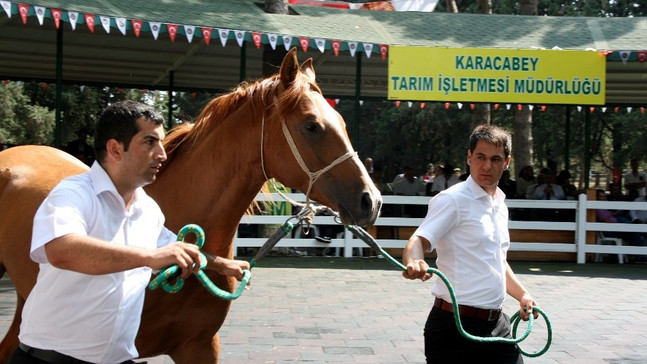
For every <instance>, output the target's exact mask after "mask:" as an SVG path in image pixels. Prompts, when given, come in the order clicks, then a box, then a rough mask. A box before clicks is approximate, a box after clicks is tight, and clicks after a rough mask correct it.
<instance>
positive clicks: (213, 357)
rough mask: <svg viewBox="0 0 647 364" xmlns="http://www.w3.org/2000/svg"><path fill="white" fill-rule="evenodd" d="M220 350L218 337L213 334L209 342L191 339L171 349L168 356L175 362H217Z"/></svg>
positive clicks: (191, 363) (189, 363) (209, 363)
mask: <svg viewBox="0 0 647 364" xmlns="http://www.w3.org/2000/svg"><path fill="white" fill-rule="evenodd" d="M219 352H220V338H219V337H218V334H215V335H214V336H213V339H212V340H211V344H209V343H207V342H202V341H197V340H192V341H187V342H185V343H184V345H181V346H179V347H178V348H177V349H175V350H173V351H171V352H170V353H169V356H170V357H171V359H173V362H175V364H217V363H218V354H219Z"/></svg>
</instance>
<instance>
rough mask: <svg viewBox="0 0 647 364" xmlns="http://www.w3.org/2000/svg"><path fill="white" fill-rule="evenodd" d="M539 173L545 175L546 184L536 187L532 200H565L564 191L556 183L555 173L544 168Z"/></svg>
mask: <svg viewBox="0 0 647 364" xmlns="http://www.w3.org/2000/svg"><path fill="white" fill-rule="evenodd" d="M539 173H540V174H543V175H544V183H543V184H540V185H538V186H537V187H535V190H534V191H533V193H532V195H531V198H532V199H534V200H565V199H566V194H565V193H564V189H563V188H562V186H560V185H558V184H557V183H556V181H555V175H554V174H553V171H551V170H550V169H548V168H544V169H542V170H541V172H539Z"/></svg>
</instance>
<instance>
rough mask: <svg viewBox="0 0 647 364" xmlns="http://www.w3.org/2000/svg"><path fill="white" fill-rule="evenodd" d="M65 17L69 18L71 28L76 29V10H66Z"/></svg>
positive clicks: (77, 14)
mask: <svg viewBox="0 0 647 364" xmlns="http://www.w3.org/2000/svg"><path fill="white" fill-rule="evenodd" d="M67 17H68V18H69V19H70V25H71V26H72V30H76V22H77V21H78V20H79V13H78V12H77V11H68V12H67Z"/></svg>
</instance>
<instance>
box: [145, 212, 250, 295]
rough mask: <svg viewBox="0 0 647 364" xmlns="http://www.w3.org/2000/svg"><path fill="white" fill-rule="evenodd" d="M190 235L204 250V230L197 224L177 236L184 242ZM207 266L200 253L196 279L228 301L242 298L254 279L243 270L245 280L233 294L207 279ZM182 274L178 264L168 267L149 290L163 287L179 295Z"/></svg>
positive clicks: (205, 259) (208, 289)
mask: <svg viewBox="0 0 647 364" xmlns="http://www.w3.org/2000/svg"><path fill="white" fill-rule="evenodd" d="M188 234H195V237H196V245H197V246H198V248H202V246H203V245H204V240H205V234H204V230H202V228H201V227H200V226H198V225H195V224H189V225H186V226H184V227H183V228H182V229H180V232H179V233H178V235H177V239H178V241H184V238H185V237H186V235H188ZM206 266H207V258H206V257H205V256H204V254H202V253H200V270H199V271H197V272H195V273H194V275H195V277H196V278H197V279H198V281H199V282H200V283H201V284H202V286H204V288H206V289H207V291H209V292H210V293H211V294H213V295H214V296H216V297H219V298H221V299H223V300H227V301H231V300H235V299H237V298H238V297H240V295H241V293H243V291H244V290H245V286H247V283H248V282H249V280H250V279H251V277H252V276H251V272H250V271H249V270H243V278H242V279H241V280H240V285H239V286H238V288H237V289H236V290H235V291H234V292H233V293H232V292H229V291H226V290H224V289H221V288H219V287H218V286H216V285H215V284H214V283H213V282H212V281H211V280H210V279H209V277H207V275H206V274H205V273H204V272H203V270H204V269H205V267H206ZM180 273H182V271H181V270H180V268H179V267H178V266H177V264H174V265H172V266H170V267H167V268H165V269H164V270H162V271H161V272H160V273H159V274H158V275H157V276H156V277H155V278H154V279H153V280H152V281H151V282H150V283H149V284H148V288H150V289H151V290H154V289H157V288H159V287H162V289H164V291H166V292H168V293H177V292H179V291H180V290H181V289H182V287H184V279H182V278H180V277H179V276H180ZM173 280H175V283H171V282H172V281H173Z"/></svg>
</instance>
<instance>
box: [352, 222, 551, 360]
mask: <svg viewBox="0 0 647 364" xmlns="http://www.w3.org/2000/svg"><path fill="white" fill-rule="evenodd" d="M346 228H347V229H348V230H350V231H351V232H353V233H354V234H355V235H357V236H358V237H359V238H360V239H362V240H363V241H364V242H365V243H366V244H367V245H368V246H370V247H371V248H372V249H373V250H375V251H376V252H377V253H378V254H381V255H382V256H383V257H384V258H386V260H388V261H389V262H390V263H391V264H393V265H395V266H396V267H398V268H400V269H401V270H403V271H406V270H407V268H406V267H405V266H404V265H403V264H402V263H400V262H398V261H397V260H395V259H394V258H393V257H392V256H391V255H389V254H388V253H387V252H385V251H384V249H382V247H380V246H379V245H378V244H377V242H376V241H375V239H373V237H372V236H371V235H370V234H369V233H367V232H366V230H364V229H363V228H361V227H358V226H354V225H348V226H346ZM427 272H428V273H431V274H435V275H436V276H438V278H440V279H441V280H442V281H443V283H445V285H446V286H447V290H448V291H449V295H450V297H451V299H452V305H453V307H454V312H455V313H457V312H459V307H458V302H457V301H456V293H455V292H454V287H453V286H452V284H451V282H450V281H449V279H447V277H446V276H445V275H444V274H443V273H442V272H441V271H440V270H438V269H436V268H429V269H427ZM533 310H534V311H535V312H537V313H539V314H540V315H541V316H542V317H543V318H544V320H545V321H546V330H547V332H548V334H547V340H546V345H545V346H544V348H543V349H541V350H540V351H537V352H534V353H528V352H526V351H524V350H522V349H521V348H519V351H520V352H521V353H522V354H523V355H525V356H528V357H538V356H540V355H542V354H544V353H545V352H546V351H548V348H549V347H550V344H551V342H552V340H553V330H552V325H551V323H550V320H549V319H548V316H547V315H546V313H545V312H544V311H543V310H542V309H540V308H539V307H537V306H535V307H533ZM533 316H534V315H532V314H531V315H529V319H528V326H527V328H526V330H525V332H524V333H523V335H521V336H520V337H518V338H517V327H518V325H519V322H520V321H521V316H520V315H519V312H516V313H515V314H514V315H513V316H512V317H511V318H510V323H511V324H512V325H513V328H512V337H513V338H512V339H508V338H502V337H481V336H474V335H472V334H470V333H468V332H467V331H465V329H464V328H463V324H462V322H461V318H460V315H457V314H454V321H455V323H456V329H457V330H458V332H459V333H460V334H461V335H462V336H463V337H464V338H466V339H468V340H471V341H477V342H488V343H502V344H519V343H520V342H522V341H523V340H525V339H526V338H527V337H528V335H530V332H531V331H532V328H533V325H534V317H533Z"/></svg>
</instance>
